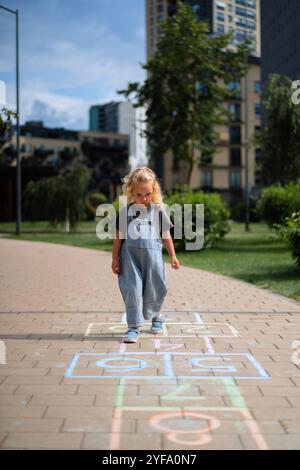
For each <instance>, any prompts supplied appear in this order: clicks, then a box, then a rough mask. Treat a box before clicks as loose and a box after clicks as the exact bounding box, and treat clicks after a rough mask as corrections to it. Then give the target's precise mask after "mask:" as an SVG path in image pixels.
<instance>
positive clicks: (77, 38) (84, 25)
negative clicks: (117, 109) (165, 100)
mask: <svg viewBox="0 0 300 470" xmlns="http://www.w3.org/2000/svg"><path fill="white" fill-rule="evenodd" d="M39 8H43V3H41V4H39ZM53 12H55V9H54V7H53V5H51V12H50V11H49V15H50V16H51V15H53V14H54V13H53ZM38 19H40V21H38ZM54 20H55V21H54ZM22 30H23V31H22V35H23V37H22V41H21V50H20V61H21V63H20V74H21V77H20V78H21V89H20V100H21V123H24V122H25V120H28V119H39V120H44V121H45V124H46V125H49V126H52V125H55V126H64V127H69V128H74V129H76V128H87V126H88V108H89V106H90V105H91V104H95V103H99V102H105V101H110V100H123V99H124V97H123V96H121V95H118V94H117V93H116V90H117V89H124V88H126V85H127V82H129V81H142V80H143V79H144V78H145V72H144V70H143V69H142V68H141V67H140V65H139V62H144V57H143V56H141V55H142V54H143V53H144V49H145V48H144V39H143V28H142V27H138V28H136V30H135V31H136V32H135V34H134V36H133V38H132V42H130V41H129V39H128V40H124V39H123V38H122V35H121V34H119V33H118V32H114V31H111V30H110V29H109V28H108V27H107V26H106V25H105V24H101V22H100V21H99V18H98V17H93V16H91V17H88V19H86V18H85V19H84V21H83V20H82V18H78V17H76V18H74V17H73V18H70V19H69V20H68V21H67V22H66V18H63V16H62V17H59V15H58V16H53V17H51V18H47V17H46V16H45V14H43V15H42V14H41V12H39V14H38V16H33V15H29V14H28V15H27V16H25V15H24V17H23V27H22ZM134 37H135V39H134ZM137 37H139V41H137V40H136V38H137ZM141 39H142V41H141ZM141 51H143V52H142V54H141ZM0 56H1V53H0ZM0 66H1V69H2V70H3V71H4V72H5V71H6V72H7V70H8V67H9V69H11V64H8V63H7V69H6V70H5V64H4V63H2V62H1V58H0ZM13 80H14V79H12V80H11V81H10V82H9V83H8V86H7V101H8V103H9V102H10V103H11V107H14V103H15V83H14V81H13Z"/></svg>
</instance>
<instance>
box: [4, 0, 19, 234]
mask: <svg viewBox="0 0 300 470" xmlns="http://www.w3.org/2000/svg"><path fill="white" fill-rule="evenodd" d="M0 8H2V10H5V11H8V12H9V13H12V14H13V15H15V18H16V105H17V167H16V169H17V198H16V199H17V201H16V202H17V204H16V210H17V217H16V234H17V235H20V228H21V161H20V102H19V10H15V11H14V10H11V9H10V8H6V7H4V6H2V5H0Z"/></svg>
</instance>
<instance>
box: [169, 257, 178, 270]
mask: <svg viewBox="0 0 300 470" xmlns="http://www.w3.org/2000/svg"><path fill="white" fill-rule="evenodd" d="M171 266H172V268H173V269H179V268H180V263H179V260H178V259H177V257H176V256H172V257H171Z"/></svg>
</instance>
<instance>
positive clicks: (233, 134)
mask: <svg viewBox="0 0 300 470" xmlns="http://www.w3.org/2000/svg"><path fill="white" fill-rule="evenodd" d="M229 134H230V144H231V145H238V144H240V143H241V128H240V127H239V126H238V127H230V129H229Z"/></svg>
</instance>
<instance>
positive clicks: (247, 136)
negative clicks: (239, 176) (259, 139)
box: [244, 75, 250, 232]
mask: <svg viewBox="0 0 300 470" xmlns="http://www.w3.org/2000/svg"><path fill="white" fill-rule="evenodd" d="M244 95H245V96H244V107H245V113H244V121H245V122H244V126H245V141H244V148H245V206H246V211H245V230H246V232H249V230H250V228H249V221H250V220H249V219H250V201H249V152H248V138H249V135H248V83H247V76H246V75H245V77H244Z"/></svg>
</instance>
